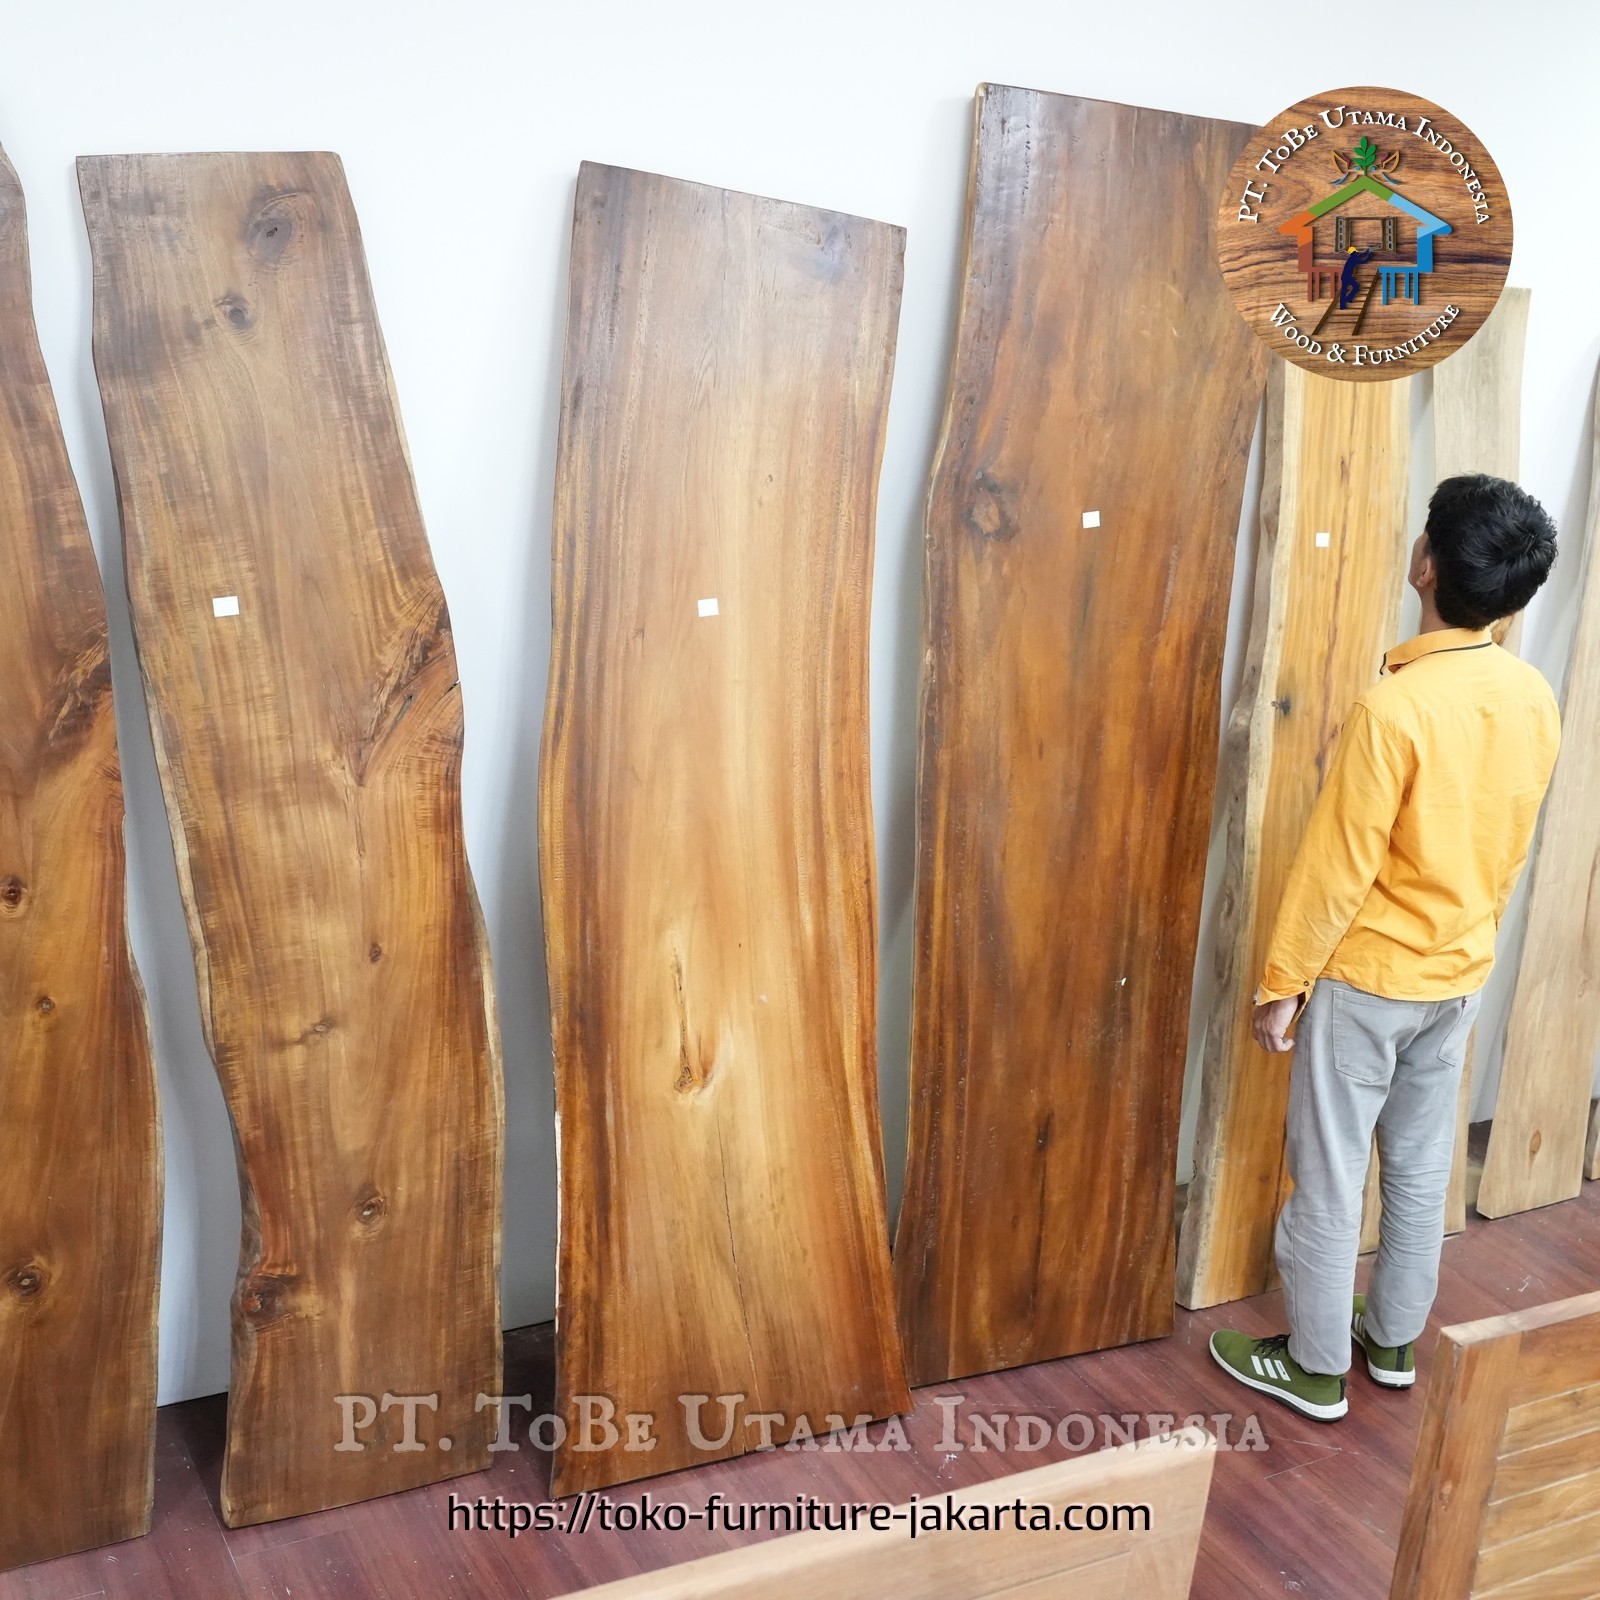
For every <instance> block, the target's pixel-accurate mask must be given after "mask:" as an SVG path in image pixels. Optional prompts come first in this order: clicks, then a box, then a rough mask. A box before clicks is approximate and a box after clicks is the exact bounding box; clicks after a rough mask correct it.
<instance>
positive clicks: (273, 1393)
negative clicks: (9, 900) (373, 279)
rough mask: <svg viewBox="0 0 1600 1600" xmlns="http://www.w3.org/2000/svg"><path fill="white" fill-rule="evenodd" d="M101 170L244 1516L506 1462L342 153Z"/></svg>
mask: <svg viewBox="0 0 1600 1600" xmlns="http://www.w3.org/2000/svg"><path fill="white" fill-rule="evenodd" d="M79 183H80V187H81V189H82V193H83V204H84V213H85V216H86V217H87V219H88V224H89V238H90V244H91V247H92V249H93V255H94V354H95V367H96V370H97V372H98V374H99V378H100V391H101V398H102V401H103V403H104V407H105V414H106V424H107V428H108V430H109V433H110V438H111V449H112V457H113V461H114V464H115V467H116V473H117V487H118V495H119V499H120V503H121V511H122V526H123V542H124V548H125V551H126V557H127V573H128V592H129V599H130V602H131V605H132V612H133V621H134V631H135V635H136V638H137V642H138V647H139V659H140V665H141V668H142V670H143V673H144V679H145V687H146V695H147V698H148V701H149V708H150V723H151V730H152V733H153V734H154V738H155V746H156V755H157V761H158V763H159V765H160V770H161V781H162V786H163V790H164V793H165V796H166V803H167V814H168V820H169V822H170V824H171V829H172V838H173V846H174V850H175V853H176V856H177V862H178V875H179V882H180V886H181V888H182V891H183V899H184V906H185V910H186V912H187V915H188V919H189V929H190V934H191V938H192V941H193V944H194V953H195V965H196V969H197V972H198V976H199V983H200V1001H201V1018H202V1022H203V1024H204V1027H205V1034H206V1041H207V1045H208V1047H209V1048H210V1051H211V1054H212V1057H213V1059H214V1060H215V1062H216V1065H217V1071H218V1075H219V1077H220V1078H221V1081H222V1087H223V1092H224V1095H225V1097H226V1099H227V1103H228V1109H229V1112H230V1114H231V1116H232V1118H233V1125H234V1130H235V1135H236V1144H237V1152H238V1157H239V1173H240V1187H241V1191H242V1195H243V1201H244V1236H243V1239H242V1248H241V1255H240V1266H239V1279H238V1283H237V1286H236V1289H235V1293H234V1298H233V1382H232V1394H231V1403H230V1408H229V1418H228V1422H229V1431H228V1449H227V1455H226V1459H225V1462H224V1468H223V1490H222V1493H223V1510H224V1514H225V1516H226V1518H227V1520H228V1521H229V1522H230V1523H231V1524H233V1525H235V1526H237V1525H239V1524H242V1523H249V1522H260V1521H266V1520H269V1519H271V1518H275V1517H283V1516H289V1515H292V1514H295V1513H298V1512H303V1511H308V1510H314V1509H318V1508H321V1507H325V1506H334V1505H341V1504H344V1503H346V1502H348V1501H352V1500H358V1499H362V1498H365V1497H367V1496H370V1495H375V1494H384V1493H388V1492H390V1491H392V1490H396V1489H403V1488H408V1487H411V1486H412V1485H415V1484H419V1483H426V1482H431V1481H433V1480H435V1479H438V1478H442V1477H446V1476H454V1475H456V1474H459V1473H463V1472H470V1471H473V1470H476V1469H479V1468H481V1467H483V1466H484V1465H485V1464H486V1463H487V1460H488V1457H487V1448H488V1442H489V1439H490V1438H491V1437H492V1436H493V1428H492V1423H493V1417H494V1413H493V1412H492V1411H485V1412H479V1411H476V1410H475V1400H476V1397H477V1395H478V1394H479V1393H480V1392H484V1393H489V1394H495V1393H498V1392H499V1391H498V1379H499V1333H500V1317H499V1311H500V1301H499V1240H500V1159H501V1157H500V1143H501V1105H500V1063H499V1045H498V1040H497V1037H496V1033H495V1028H494V1022H493V1016H492V1003H493V996H492V985H491V980H490V974H489V960H488V951H487V945H486V942H485V940H484V937H483V930H482V927H481V924H480V919H479V916H478V909H477V901H476V898H475V895H474V892H473V888H472V882H471V878H470V876H469V874H468V871H467V863H466V857H465V853H464V850H463V847H462V838H461V806H460V770H461V739H462V720H461V696H460V689H459V686H458V684H457V681H456V668H455V656H454V649H453V646H452V644H451V640H450V626H449V618H448V614H447V612H446V610H445V605H444V597H443V594H442V593H441V591H440V588H439V582H438V579H437V577H436V576H435V574H434V570H433V563H432V559H431V557H430V555H429V551H428V544H427V537H426V535H425V533H424V531H423V526H422V519H421V516H420V513H419V511H418V508H417V502H416V496H415V491H414V489H413V487H412V482H411V473H410V467H409V463H408V461H407V458H406V451H405V444H404V440H403V438H402V435H401V430H400V420H399V413H398V409H397V406H396V403H395V398H394V392H393V387H392V383H391V379H390V375H389V367H388V361H387V358H386V356H385V354H384V349H383V342H382V338H381V335H380V334H379V331H378V323H377V317H376V313H375V311H374V309H373V304H372V297H371V290H370V288H369V285H368V282H367V276H366V269H365V263H364V259H363V256H362V252H361V243H360V235H359V232H358V229H357V226H356V219H355V214H354V212H353V210H352V208H351V205H350V200H349V195H348V193H347V191H346V189H345V184H344V176H343V172H342V170H341V168H340V165H339V161H338V158H337V157H335V156H331V155H324V154H300V155H194V156H96V157H85V158H84V159H83V160H82V161H80V163H79ZM219 597H234V598H235V599H236V601H237V615H226V614H218V611H219V608H217V607H215V606H214V604H213V602H214V601H215V600H216V599H218V598H219ZM220 610H221V611H222V612H226V610H227V608H226V607H225V606H224V607H222V608H220ZM336 1395H359V1396H366V1397H368V1398H369V1399H370V1401H371V1402H372V1406H373V1410H374V1413H375V1415H374V1416H373V1417H372V1418H371V1419H370V1424H369V1425H368V1426H365V1427H363V1428H361V1429H360V1431H359V1432H358V1433H357V1434H356V1436H355V1442H357V1443H361V1444H363V1446H364V1448H362V1449H358V1450H344V1451H340V1450H336V1449H335V1448H334V1447H335V1445H336V1444H337V1443H339V1442H340V1440H341V1433H342V1428H341V1412H340V1407H339V1405H338V1404H337V1403H336V1401H335V1396H336ZM387 1395H396V1396H398V1395H436V1396H437V1410H429V1409H426V1408H421V1407H419V1408H418V1409H417V1410H416V1413H415V1415H416V1424H417V1426H416V1439H417V1441H418V1442H419V1443H420V1444H421V1445H422V1448H421V1449H401V1448H399V1446H400V1445H401V1444H402V1443H403V1442H404V1437H405V1436H404V1422H405V1416H406V1408H405V1407H404V1406H403V1405H401V1404H398V1403H391V1404H390V1405H389V1407H388V1408H387V1409H380V1408H381V1407H383V1405H384V1397H385V1396H387ZM352 1415H353V1416H355V1417H356V1418H357V1419H358V1420H359V1415H360V1413H359V1410H358V1411H355V1412H353V1413H352ZM446 1439H449V1440H450V1441H451V1443H450V1445H449V1447H448V1448H447V1447H446V1445H445V1443H444V1441H445V1440H446Z"/></svg>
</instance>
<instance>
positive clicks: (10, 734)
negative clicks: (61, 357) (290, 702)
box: [0, 155, 161, 1570]
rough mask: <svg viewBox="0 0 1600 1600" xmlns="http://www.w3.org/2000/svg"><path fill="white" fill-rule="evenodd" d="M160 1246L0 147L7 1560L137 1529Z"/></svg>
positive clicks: (116, 836)
mask: <svg viewBox="0 0 1600 1600" xmlns="http://www.w3.org/2000/svg"><path fill="white" fill-rule="evenodd" d="M160 1254H161V1142H160V1130H159V1127H158V1124H157V1113H156V1083H155V1069H154V1065H153V1062H152V1059H151V1054H150V1041H149V1031H148V1026H147V1023H146V1020H145V1010H144V997H143V995H142V993H141V992H140V988H139V978H138V974H137V973H136V972H135V970H134V965H133V959H132V957H131V955H130V954H129V951H128V940H127V928H126V910H125V902H124V855H123V842H122V777H121V768H120V766H119V763H118V757H117V735H116V725H115V722H114V719H113V716H112V706H111V660H110V655H109V649H108V644H107V638H106V608H105V597H104V595H103V593H102V591H101V588H100V574H99V572H98V571H97V569H96V567H95V559H94V551H93V549H92V547H91V546H90V543H89V530H88V527H87V526H86V524H85V522H84V518H83V507H82V505H81V504H80V502H79V499H78V489H77V485H76V483H75V482H74V481H73V476H72V467H71V464H70V463H69V462H68V460H67V451H66V446H65V444H64V443H63V441H62V437H61V427H60V423H59V422H58V420H57V417H56V406H55V399H54V396H53V395H52V394H51V391H50V379H49V377H48V375H47V374H46V372H45V367H44V360H43V357H42V356H41V355H40V353H39V342H38V339H37V338H36V336H35V334H34V324H33V305H32V289H31V284H30V279H29V269H28V233H27V219H26V217H25V215H24V211H23V202H22V189H21V186H20V185H19V184H18V182H17V175H16V173H15V172H14V171H13V170H12V167H11V163H10V162H9V161H8V160H7V159H6V158H5V157H4V156H3V155H0V1570H3V1569H5V1568H8V1567H16V1566H21V1565H23V1564H25V1563H28V1562H34V1561H44V1560H47V1559H48V1558H50V1557H52V1556H60V1555H66V1554H68V1553H69V1552H71V1551H74V1550H83V1549H87V1548H89V1547H90V1546H93V1545H100V1544H109V1543H111V1542H112V1541H113V1540H118V1539H130V1538H133V1537H134V1536H135V1535H137V1534H141V1533H145V1532H146V1531H148V1529H149V1526H150V1500H151V1492H152V1486H153V1481H154V1479H153V1474H154V1459H155V1458H154V1451H155V1428H156V1296H157V1289H158V1278H159V1266H160Z"/></svg>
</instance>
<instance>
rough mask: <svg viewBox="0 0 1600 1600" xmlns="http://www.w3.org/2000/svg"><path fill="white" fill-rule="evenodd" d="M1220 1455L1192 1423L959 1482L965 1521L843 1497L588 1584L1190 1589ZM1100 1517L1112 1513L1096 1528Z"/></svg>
mask: <svg viewBox="0 0 1600 1600" xmlns="http://www.w3.org/2000/svg"><path fill="white" fill-rule="evenodd" d="M1215 1460H1216V1442H1215V1441H1214V1440H1213V1439H1212V1438H1211V1436H1210V1435H1209V1434H1207V1433H1204V1432H1202V1431H1201V1430H1200V1429H1199V1428H1185V1429H1184V1430H1183V1431H1182V1432H1181V1433H1176V1434H1172V1435H1170V1436H1168V1437H1165V1438H1160V1437H1158V1438H1152V1439H1146V1440H1142V1441H1141V1442H1140V1443H1138V1444H1131V1445H1120V1446H1118V1447H1117V1448H1116V1449H1112V1450H1100V1451H1096V1452H1095V1453H1094V1454H1092V1455H1087V1456H1075V1457H1072V1458H1070V1459H1068V1460H1066V1461H1054V1462H1051V1463H1050V1464H1049V1465H1048V1466H1043V1467H1035V1468H1033V1469H1032V1470H1031V1471H1028V1472H1011V1473H1007V1474H1006V1475H1005V1476H1004V1477H1000V1478H994V1479H991V1480H990V1481H989V1482H988V1483H983V1484H979V1485H977V1486H976V1487H974V1488H971V1489H962V1490H959V1491H957V1492H956V1493H955V1494H953V1495H951V1496H950V1497H949V1500H950V1502H951V1504H953V1505H954V1506H955V1507H957V1508H958V1514H959V1516H960V1518H961V1525H960V1526H959V1527H953V1528H952V1527H945V1526H937V1525H936V1524H935V1521H934V1519H935V1518H936V1517H940V1518H942V1517H945V1516H946V1515H947V1508H946V1505H945V1501H944V1499H943V1498H942V1497H931V1498H932V1501H933V1503H932V1504H931V1505H918V1504H915V1503H913V1504H909V1505H903V1506H894V1507H890V1506H885V1505H880V1506H878V1507H877V1508H876V1509H875V1513H874V1514H875V1515H876V1516H877V1517H878V1519H879V1521H878V1525H877V1526H876V1527H874V1526H872V1525H871V1523H870V1522H869V1520H868V1518H867V1517H866V1515H865V1514H863V1515H862V1516H861V1517H860V1519H859V1524H858V1525H857V1526H855V1527H851V1526H849V1525H847V1524H846V1525H843V1526H841V1525H840V1519H841V1518H842V1517H843V1516H844V1515H846V1508H844V1507H842V1506H831V1507H827V1508H825V1510H819V1511H818V1513H817V1516H818V1518H819V1519H820V1518H822V1517H823V1516H824V1515H825V1516H826V1517H827V1518H828V1524H827V1527H826V1528H824V1527H821V1526H818V1527H817V1528H816V1530H815V1531H807V1532H801V1533H791V1534H789V1535H788V1536H787V1537H786V1538H780V1539H769V1540H766V1541H765V1542H763V1543H758V1544H753V1545H743V1546H740V1547H739V1548H737V1549H733V1550H725V1551H723V1552H722V1553H721V1554H720V1555H714V1556H703V1557H702V1558H701V1559H699V1560H698V1561H685V1562H681V1563H679V1564H678V1565H677V1566H674V1567H666V1568H663V1569H661V1570H660V1571H656V1572H646V1573H643V1574H642V1575H640V1576H639V1577H637V1578H619V1579H618V1580H617V1581H616V1582H614V1583H603V1584H601V1585H599V1586H598V1587H597V1588H593V1589H585V1590H581V1591H578V1592H580V1593H582V1594H585V1595H591V1596H593V1597H594V1600H768V1597H770V1596H773V1595H828V1596H830V1597H831V1600H879V1597H880V1596H882V1595H915V1596H917V1597H918V1600H976V1597H977V1596H985V1597H991V1600H998V1597H1000V1596H1004V1597H1005V1600H1060V1597H1063V1596H1071V1600H1188V1595H1189V1585H1190V1582H1191V1580H1192V1578H1193V1575H1194V1563H1195V1555H1196V1553H1197V1552H1198V1550H1199V1545H1200V1530H1201V1526H1202V1525H1203V1523H1204V1522H1205V1514H1206V1499H1207V1496H1208V1494H1209V1492H1210V1487H1211V1472H1212V1465H1213V1463H1214V1462H1215ZM1019 1507H1020V1510H1019V1509H1018V1508H1019ZM1090 1507H1093V1508H1095V1509H1094V1510H1093V1511H1091V1510H1090V1509H1089V1508H1090ZM788 1509H789V1508H788V1507H787V1506H783V1507H780V1508H779V1515H780V1516H781V1515H784V1514H786V1513H787V1512H788ZM862 1509H863V1512H864V1511H865V1509H866V1508H862ZM803 1515H804V1513H800V1512H797V1513H796V1516H797V1520H798V1519H799V1518H800V1517H801V1516H803ZM1091 1517H1093V1518H1095V1519H1096V1520H1101V1519H1103V1520H1104V1521H1105V1522H1106V1524H1107V1525H1106V1526H1103V1527H1101V1528H1100V1529H1098V1531H1090V1530H1089V1528H1088V1521H1089V1519H1090V1518H1091ZM777 1525H778V1526H781V1525H782V1524H781V1523H780V1524H777ZM913 1528H915V1529H916V1531H915V1532H914V1533H913Z"/></svg>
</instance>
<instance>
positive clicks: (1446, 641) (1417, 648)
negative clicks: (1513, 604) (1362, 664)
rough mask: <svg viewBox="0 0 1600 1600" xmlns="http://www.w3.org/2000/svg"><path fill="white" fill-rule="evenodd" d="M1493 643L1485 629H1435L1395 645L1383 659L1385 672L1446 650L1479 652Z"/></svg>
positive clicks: (1395, 670) (1491, 635) (1398, 668)
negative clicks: (1420, 657)
mask: <svg viewBox="0 0 1600 1600" xmlns="http://www.w3.org/2000/svg"><path fill="white" fill-rule="evenodd" d="M1493 643H1494V635H1493V634H1492V633H1491V632H1490V631H1489V630H1488V629H1487V628H1436V629H1434V631H1433V632H1432V633H1419V634H1418V635H1417V636H1416V638H1414V639H1407V640H1406V642H1405V643H1404V644H1397V645H1396V646H1395V647H1394V649H1393V650H1391V651H1389V652H1388V654H1386V655H1385V656H1384V658H1383V670H1384V671H1385V672H1398V671H1399V670H1400V668H1401V667H1403V666H1405V665H1407V664H1408V663H1409V662H1412V661H1415V660H1416V659H1417V658H1418V657H1419V656H1431V655H1438V654H1439V653H1440V652H1441V651H1446V650H1481V649H1482V648H1483V647H1484V646H1485V645H1486V644H1493Z"/></svg>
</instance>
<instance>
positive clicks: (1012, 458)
mask: <svg viewBox="0 0 1600 1600" xmlns="http://www.w3.org/2000/svg"><path fill="white" fill-rule="evenodd" d="M1248 132H1249V129H1248V128H1247V127H1246V126H1245V125H1243V124H1238V123H1224V122H1216V121H1211V120H1208V119H1206V118H1201V117H1186V116H1177V115H1173V114H1171V113H1168V112H1161V111H1148V110H1144V109H1142V108H1138V107H1134V106H1123V105H1116V104H1112V103H1110V102H1106V101H1095V100H1081V99H1076V98H1073V97H1071V96H1066V95H1052V94H1041V93H1036V92H1033V91H1030V90H1023V89H1009V88H1001V87H997V86H995V85H988V86H985V87H984V88H982V89H980V90H979V93H978V102H977V131H976V142H975V146H974V152H973V162H972V184H971V195H970V200H969V210H968V220H967V246H966V265H965V272H964V280H963V285H962V299H961V309H960V319H959V326H958V331H957V345H956V354H955V363H954V371H953V374H952V378H951V385H950V394H949V402H948V409H947V411H946V416H945V428H944V437H943V439H942V441H941V444H940V447H939V453H938V458H937V461H936V464H935V468H934V477H933V487H932V492H931V494H930V496H929V501H928V515H927V597H926V615H925V630H924V631H925V653H924V669H923V684H922V695H923V704H922V736H921V770H920V775H919V797H918V814H917V908H916V942H915V954H914V957H913V961H914V970H913V986H914V1001H913V1005H914V1016H913V1023H912V1059H911V1131H910V1154H909V1159H908V1165H907V1173H906V1190H905V1201H904V1204H903V1206H902V1209H901V1213H900V1223H899V1231H898V1234H897V1238H896V1249H895V1276H896V1288H897V1292H898V1298H899V1309H900V1322H901V1329H902V1332H903V1333H904V1336H905V1338H906V1341H907V1359H908V1363H909V1365H910V1369H911V1376H912V1380H913V1382H916V1383H933V1382H939V1381H942V1380H944V1379H947V1378H951V1377H955V1376H959V1375H961V1374H966V1373H973V1372H982V1371H988V1370H992V1369H995V1368H1000V1367H1009V1366H1017V1365H1020V1364H1022V1363H1024V1362H1029V1361H1037V1360H1041V1359H1045V1358H1048V1357H1053V1356H1060V1355H1066V1354H1070V1353H1072V1352H1074V1351H1080V1350H1092V1349H1098V1348H1103V1347H1105V1346H1108V1345H1116V1344H1123V1343H1126V1342H1128V1341H1130V1340H1135V1339H1147V1338H1151V1337H1153V1336H1155V1335H1158V1334H1162V1333H1166V1332H1167V1331H1168V1330H1169V1329H1170V1328H1171V1327H1172V1290H1173V1240H1172V1200H1173V1184H1174V1169H1175V1166H1176V1158H1177V1137H1178V1112H1179V1098H1180V1094H1181V1089H1182V1082H1183V1068H1184V1053H1185V1041H1186V1037H1187V1033H1188V1019H1189V991H1190V983H1191V974H1192V970H1193V964H1194V953H1195V943H1196V938H1197V934H1198V923H1199V913H1200V896H1201V888H1202V880H1203V876H1204V871H1205V858H1206V846H1207V835H1208V832H1209V829H1210V823H1211V804H1212V790H1213V785H1214V779H1215V770H1216V760H1217V724H1218V717H1219V709H1218V699H1219V695H1220V675H1221V667H1222V646H1223V636H1224V629H1225V627H1226V622H1227V612H1228V594H1229V586H1230V581H1231V574H1232V569H1233V556H1234V544H1235V537H1236V533H1237V528H1238V521H1239V512H1240V500H1241V496H1242V491H1243V483H1244V470H1245V461H1246V456H1247V453H1248V450H1249V446H1250V437H1251V430H1252V427H1253V425H1254V422H1255V418H1256V412H1257V408H1258V406H1259V404H1260V399H1261V393H1262V385H1263V374H1264V368H1265V361H1266V355H1265V352H1264V351H1263V350H1261V349H1260V348H1259V345H1258V342H1257V341H1256V340H1255V338H1254V337H1253V336H1252V335H1251V334H1250V332H1249V330H1248V329H1247V328H1246V327H1245V325H1244V324H1243V323H1242V322H1241V321H1240V319H1239V317H1238V314H1237V313H1236V312H1235V311H1234V309H1233V307H1232V305H1231V304H1230V303H1229V302H1228V299H1227V297H1226V296H1225V294H1224V293H1223V289H1222V284H1221V280H1220V278H1219V276H1218V273H1217V269H1216V264H1215V261H1214V255H1213V222H1212V216H1213V213H1214V211H1215V208H1216V203H1217V196H1218V195H1219V194H1220V193H1221V192H1222V185H1223V182H1224V180H1225V179H1226V177H1227V174H1228V169H1229V167H1230V166H1231V164H1232V162H1233V159H1234V157H1235V156H1236V155H1237V154H1238V152H1239V150H1240V148H1241V146H1242V145H1243V143H1244V140H1245V137H1246V135H1247V133H1248Z"/></svg>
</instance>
